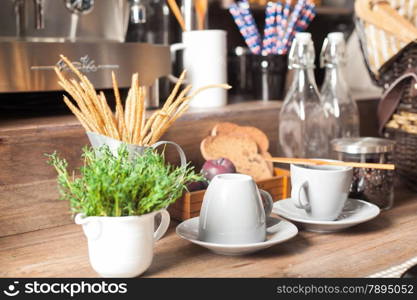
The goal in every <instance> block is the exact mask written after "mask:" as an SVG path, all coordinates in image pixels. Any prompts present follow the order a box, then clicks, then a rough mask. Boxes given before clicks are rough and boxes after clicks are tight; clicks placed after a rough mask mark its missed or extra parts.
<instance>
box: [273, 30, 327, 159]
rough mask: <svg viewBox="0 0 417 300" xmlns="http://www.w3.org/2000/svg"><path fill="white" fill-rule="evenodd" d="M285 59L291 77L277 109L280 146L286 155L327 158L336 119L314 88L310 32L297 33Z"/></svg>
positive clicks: (313, 55) (312, 49)
mask: <svg viewBox="0 0 417 300" xmlns="http://www.w3.org/2000/svg"><path fill="white" fill-rule="evenodd" d="M288 59H289V69H292V70H294V77H293V82H292V84H291V87H290V89H289V91H288V93H287V96H286V97H285V100H284V103H283V105H282V108H281V111H280V117H279V143H280V149H281V150H282V152H283V154H284V155H285V156H287V157H306V158H314V157H316V158H328V157H329V155H330V141H331V138H332V136H331V132H332V130H333V129H332V128H333V127H334V122H335V120H334V118H333V117H332V116H331V115H330V114H329V113H328V112H327V111H326V110H325V109H324V107H323V105H322V101H321V98H320V94H319V92H318V89H317V85H316V80H315V77H314V59H315V53H314V46H313V41H312V40H311V34H310V33H306V32H302V33H297V34H296V36H295V40H294V43H293V45H292V47H291V50H290V53H289V58H288Z"/></svg>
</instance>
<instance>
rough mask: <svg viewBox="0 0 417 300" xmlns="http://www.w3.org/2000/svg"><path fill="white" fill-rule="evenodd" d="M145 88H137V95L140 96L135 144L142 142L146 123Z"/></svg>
mask: <svg viewBox="0 0 417 300" xmlns="http://www.w3.org/2000/svg"><path fill="white" fill-rule="evenodd" d="M145 93H146V92H145V88H144V87H140V88H139V87H137V94H138V98H139V99H138V100H139V105H138V111H137V114H138V121H137V124H136V131H135V144H136V143H139V142H140V139H141V133H142V128H143V126H144V122H145Z"/></svg>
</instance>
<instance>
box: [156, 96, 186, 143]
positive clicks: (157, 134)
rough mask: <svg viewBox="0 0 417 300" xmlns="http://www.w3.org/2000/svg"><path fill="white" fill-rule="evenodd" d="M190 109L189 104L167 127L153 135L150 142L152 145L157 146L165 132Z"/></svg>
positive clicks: (167, 123) (166, 124)
mask: <svg viewBox="0 0 417 300" xmlns="http://www.w3.org/2000/svg"><path fill="white" fill-rule="evenodd" d="M187 109H188V104H187V105H185V106H184V107H183V108H182V109H181V111H179V112H178V113H177V114H176V115H175V116H174V117H173V118H172V119H170V120H169V121H168V122H166V123H165V125H164V126H163V127H161V128H159V129H158V131H157V132H155V134H154V135H153V137H152V139H151V141H150V142H149V144H150V145H153V144H155V143H156V142H157V141H159V139H160V138H161V137H162V136H163V135H164V134H165V132H166V131H167V130H168V128H170V127H171V126H172V124H173V123H174V122H175V121H176V120H177V119H178V118H179V117H180V116H181V115H183V114H184V113H185V111H186V110H187Z"/></svg>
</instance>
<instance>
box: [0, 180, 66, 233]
mask: <svg viewBox="0 0 417 300" xmlns="http://www.w3.org/2000/svg"><path fill="white" fill-rule="evenodd" d="M69 223H72V220H71V218H70V210H69V204H68V202H66V201H61V200H58V189H57V183H56V180H47V181H40V182H39V181H38V182H34V183H28V184H20V185H13V186H0V236H7V235H13V234H18V233H22V232H28V231H34V230H39V229H44V228H49V227H54V226H60V225H64V224H69Z"/></svg>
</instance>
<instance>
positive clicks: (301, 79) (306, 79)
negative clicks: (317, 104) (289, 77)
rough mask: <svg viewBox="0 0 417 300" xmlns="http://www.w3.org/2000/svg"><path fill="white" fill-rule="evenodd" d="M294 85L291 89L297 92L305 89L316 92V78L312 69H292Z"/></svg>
mask: <svg viewBox="0 0 417 300" xmlns="http://www.w3.org/2000/svg"><path fill="white" fill-rule="evenodd" d="M294 70H295V73H294V85H293V88H294V89H295V90H297V91H298V92H301V91H303V90H304V89H306V88H309V89H311V88H313V89H315V90H317V84H316V78H315V76H314V69H313V68H297V69H294Z"/></svg>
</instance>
